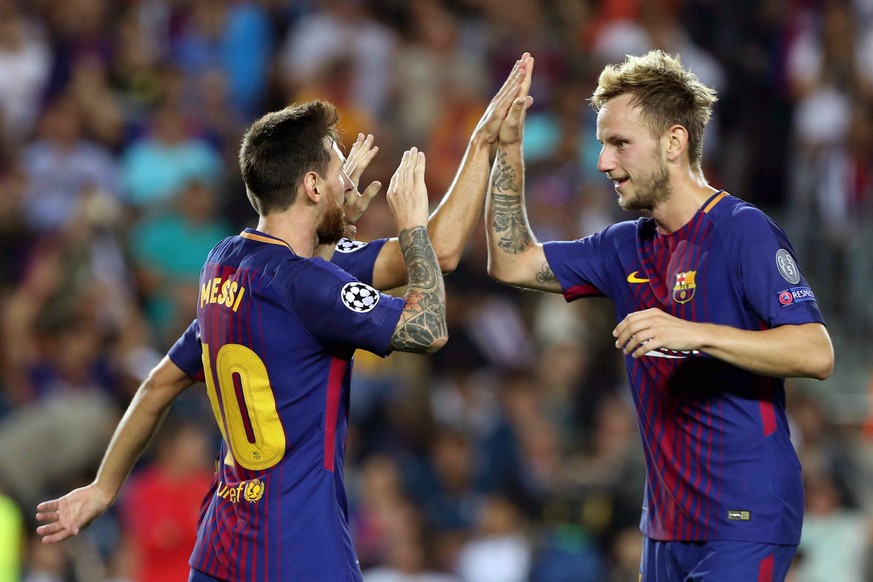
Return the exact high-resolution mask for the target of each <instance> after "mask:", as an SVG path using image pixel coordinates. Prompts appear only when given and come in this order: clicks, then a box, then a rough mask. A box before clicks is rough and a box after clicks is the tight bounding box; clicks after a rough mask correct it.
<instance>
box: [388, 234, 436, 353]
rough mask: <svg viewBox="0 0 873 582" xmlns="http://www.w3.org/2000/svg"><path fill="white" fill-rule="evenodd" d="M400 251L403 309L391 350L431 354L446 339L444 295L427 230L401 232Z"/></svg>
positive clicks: (392, 339)
mask: <svg viewBox="0 0 873 582" xmlns="http://www.w3.org/2000/svg"><path fill="white" fill-rule="evenodd" d="M399 239H400V250H401V251H402V252H403V260H404V261H405V262H406V269H407V271H408V273H409V282H408V286H407V291H406V296H405V297H404V299H406V306H405V307H404V308H403V313H402V314H401V315H400V320H399V321H398V322H397V327H396V328H395V329H394V335H393V336H392V338H391V349H393V350H397V351H400V352H430V351H435V350H436V349H439V348H440V347H441V346H442V345H443V344H444V343H445V342H446V339H447V338H448V335H449V334H448V328H447V326H446V291H445V287H444V285H443V276H442V273H441V272H440V266H439V262H438V261H437V257H436V253H435V252H434V250H433V246H432V245H431V243H430V238H429V237H428V235H427V228H426V227H424V226H417V227H415V228H411V229H408V230H404V231H401V233H400V236H399Z"/></svg>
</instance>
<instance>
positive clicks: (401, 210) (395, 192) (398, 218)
mask: <svg viewBox="0 0 873 582" xmlns="http://www.w3.org/2000/svg"><path fill="white" fill-rule="evenodd" d="M424 169H425V158H424V152H420V151H418V148H412V149H409V150H406V151H405V152H403V158H402V159H401V160H400V165H399V166H398V167H397V171H396V172H394V175H393V176H391V183H390V184H389V185H388V194H387V196H386V199H387V201H388V206H389V207H390V208H391V213H392V214H393V215H394V223H395V225H396V226H397V231H398V232H400V231H403V230H406V229H409V228H413V227H416V226H425V225H427V219H428V199H427V186H425V183H424Z"/></svg>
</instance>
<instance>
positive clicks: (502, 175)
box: [491, 151, 519, 192]
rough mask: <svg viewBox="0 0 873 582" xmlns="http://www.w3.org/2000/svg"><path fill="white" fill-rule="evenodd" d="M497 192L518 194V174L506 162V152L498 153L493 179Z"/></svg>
mask: <svg viewBox="0 0 873 582" xmlns="http://www.w3.org/2000/svg"><path fill="white" fill-rule="evenodd" d="M491 181H492V184H493V185H494V191H495V192H518V191H519V183H518V174H517V173H516V171H515V168H513V167H512V164H510V163H509V162H508V161H507V160H506V152H502V151H498V152H497V157H496V158H495V160H494V171H493V172H492V177H491Z"/></svg>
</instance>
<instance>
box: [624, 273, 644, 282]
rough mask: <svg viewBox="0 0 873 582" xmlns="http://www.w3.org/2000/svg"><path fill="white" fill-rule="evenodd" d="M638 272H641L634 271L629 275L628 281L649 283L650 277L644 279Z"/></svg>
mask: <svg viewBox="0 0 873 582" xmlns="http://www.w3.org/2000/svg"><path fill="white" fill-rule="evenodd" d="M637 273H639V271H634V272H633V273H631V274H630V275H628V276H627V282H628V283H648V282H649V280H648V279H643V278H642V277H637Z"/></svg>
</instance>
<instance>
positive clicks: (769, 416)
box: [758, 378, 776, 436]
mask: <svg viewBox="0 0 873 582" xmlns="http://www.w3.org/2000/svg"><path fill="white" fill-rule="evenodd" d="M758 397H759V398H760V400H759V401H758V402H759V404H760V406H761V424H762V425H763V427H764V436H770V435H771V434H773V433H774V432H776V411H775V410H774V409H773V387H772V386H770V384H769V381H768V380H767V379H766V378H761V385H760V387H759V388H758Z"/></svg>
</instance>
